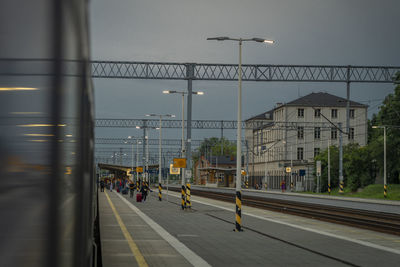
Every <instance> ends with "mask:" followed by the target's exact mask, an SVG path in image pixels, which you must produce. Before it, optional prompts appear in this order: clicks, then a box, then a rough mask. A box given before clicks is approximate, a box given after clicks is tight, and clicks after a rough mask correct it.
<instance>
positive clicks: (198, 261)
mask: <svg viewBox="0 0 400 267" xmlns="http://www.w3.org/2000/svg"><path fill="white" fill-rule="evenodd" d="M115 194H116V195H117V196H118V197H119V198H120V199H122V201H124V202H125V203H126V204H127V205H128V206H129V207H130V208H131V209H132V210H133V211H134V212H136V214H137V215H139V217H140V218H142V219H143V220H144V221H145V222H146V223H147V224H148V225H149V226H150V227H151V228H153V230H154V231H156V232H157V233H158V234H159V235H160V236H161V237H162V238H163V239H164V240H165V241H167V242H168V243H169V244H170V245H171V246H172V247H174V248H175V249H176V251H178V252H179V253H180V254H181V255H182V256H183V257H184V258H185V259H186V260H187V261H188V262H189V263H191V264H192V265H193V266H211V265H210V264H208V263H207V262H206V261H205V260H203V259H202V258H201V257H200V256H198V255H197V254H196V253H194V252H193V251H192V250H190V249H189V248H188V247H187V246H185V244H183V243H181V242H180V241H179V240H178V239H176V238H175V237H173V236H172V235H171V234H170V233H168V232H167V231H166V230H165V229H164V228H162V227H161V226H160V225H158V224H157V223H156V222H154V221H153V220H152V219H150V217H148V216H147V215H146V214H144V213H143V212H142V211H140V210H139V209H138V208H136V207H135V206H134V205H133V204H132V203H130V202H129V201H128V200H126V199H125V198H124V197H122V196H121V195H120V194H117V193H115Z"/></svg>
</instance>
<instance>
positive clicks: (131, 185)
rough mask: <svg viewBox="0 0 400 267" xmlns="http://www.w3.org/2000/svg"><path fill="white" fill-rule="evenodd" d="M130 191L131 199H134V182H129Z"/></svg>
mask: <svg viewBox="0 0 400 267" xmlns="http://www.w3.org/2000/svg"><path fill="white" fill-rule="evenodd" d="M129 191H130V197H133V195H134V193H135V183H134V182H133V181H129Z"/></svg>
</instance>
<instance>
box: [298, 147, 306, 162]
mask: <svg viewBox="0 0 400 267" xmlns="http://www.w3.org/2000/svg"><path fill="white" fill-rule="evenodd" d="M297 159H298V160H303V159H304V148H302V147H298V148H297Z"/></svg>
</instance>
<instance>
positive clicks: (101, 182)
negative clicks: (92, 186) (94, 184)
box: [100, 180, 104, 192]
mask: <svg viewBox="0 0 400 267" xmlns="http://www.w3.org/2000/svg"><path fill="white" fill-rule="evenodd" d="M100 192H104V180H101V181H100Z"/></svg>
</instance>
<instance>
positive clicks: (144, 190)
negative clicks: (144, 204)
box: [140, 182, 147, 201]
mask: <svg viewBox="0 0 400 267" xmlns="http://www.w3.org/2000/svg"><path fill="white" fill-rule="evenodd" d="M140 193H142V199H143V201H146V198H147V183H146V182H143V183H142V187H141V188H140Z"/></svg>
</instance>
